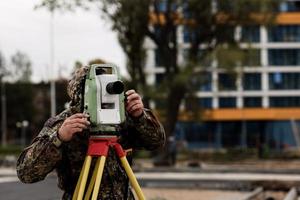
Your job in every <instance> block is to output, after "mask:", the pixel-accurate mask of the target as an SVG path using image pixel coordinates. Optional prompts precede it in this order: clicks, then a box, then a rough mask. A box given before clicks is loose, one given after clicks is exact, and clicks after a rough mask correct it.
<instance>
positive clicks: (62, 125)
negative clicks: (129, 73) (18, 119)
mask: <svg viewBox="0 0 300 200" xmlns="http://www.w3.org/2000/svg"><path fill="white" fill-rule="evenodd" d="M87 71H88V68H87V67H84V68H80V69H79V70H77V71H76V72H75V73H74V76H73V78H72V79H71V80H70V82H69V85H68V94H69V96H70V98H71V103H70V108H68V109H66V110H65V111H63V112H62V113H60V114H59V115H57V116H55V117H52V118H50V119H49V120H48V121H47V122H46V123H45V125H44V127H43V129H42V130H41V132H40V133H39V134H38V136H37V137H36V138H35V139H34V140H33V142H32V144H31V145H30V146H29V147H27V148H25V149H24V151H23V152H22V153H21V155H20V156H19V159H18V162H17V174H18V177H19V179H20V180H21V181H22V182H24V183H34V182H37V181H41V180H43V179H44V178H45V177H46V176H47V174H49V173H50V172H51V171H52V170H54V169H55V170H56V172H57V175H58V186H59V188H61V189H62V190H63V191H64V194H63V197H62V199H63V200H67V199H68V200H69V199H71V198H72V195H73V192H74V190H75V186H76V183H77V180H78V177H79V174H80V171H81V167H82V165H83V162H84V158H85V156H86V152H87V148H88V139H89V132H88V129H87V128H88V125H89V122H88V120H87V116H86V115H84V114H82V113H80V102H81V85H82V83H83V80H84V76H85V74H86V73H87ZM126 95H127V103H126V111H127V114H128V115H127V119H126V122H125V123H124V124H122V125H121V127H120V134H119V143H120V144H121V145H122V146H123V148H124V149H127V148H138V149H141V148H144V149H147V150H154V149H157V148H160V147H162V146H163V145H164V142H165V133H164V129H163V128H162V125H161V124H160V123H159V121H158V120H157V118H156V117H155V116H154V115H153V114H152V112H151V111H150V110H147V109H144V107H143V103H142V101H141V98H140V96H139V95H138V94H137V93H136V92H135V91H134V90H129V91H127V92H126ZM94 165H95V160H93V161H92V165H91V169H93V167H94ZM91 172H92V170H90V175H91ZM90 175H89V176H90ZM98 199H101V200H125V199H130V200H131V199H134V197H133V194H132V192H131V190H130V188H129V180H128V177H127V176H126V173H125V171H124V169H123V168H122V167H121V163H120V161H119V159H118V157H117V155H116V154H115V152H114V150H113V149H110V150H109V154H108V157H107V159H106V163H105V168H104V172H103V176H102V180H101V185H100V191H99V195H98Z"/></svg>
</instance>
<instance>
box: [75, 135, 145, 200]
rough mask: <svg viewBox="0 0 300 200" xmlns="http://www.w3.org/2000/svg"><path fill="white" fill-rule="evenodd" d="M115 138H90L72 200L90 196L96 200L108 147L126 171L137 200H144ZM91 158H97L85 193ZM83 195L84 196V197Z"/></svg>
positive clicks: (86, 199) (85, 198)
mask: <svg viewBox="0 0 300 200" xmlns="http://www.w3.org/2000/svg"><path fill="white" fill-rule="evenodd" d="M117 140H118V139H117V136H91V137H90V139H89V147H88V152H87V156H86V158H85V160H84V164H83V167H82V169H81V172H80V176H79V179H78V182H77V185H76V188H75V192H74V194H73V198H72V200H82V199H83V197H84V200H89V199H90V197H91V194H92V192H93V194H92V200H97V196H98V193H99V189H100V183H101V178H102V174H103V169H104V165H105V160H106V157H107V154H108V150H109V148H110V147H113V148H114V149H115V151H116V153H117V155H118V157H119V158H120V160H121V163H122V166H123V168H124V169H125V171H126V174H127V176H128V178H129V181H130V184H131V185H132V187H133V189H134V190H135V192H136V195H137V196H138V198H139V200H145V196H144V194H143V192H142V189H141V187H140V185H139V183H138V182H137V179H136V177H135V176H134V174H133V171H132V169H131V167H130V165H129V163H128V161H127V159H126V153H125V151H124V150H123V148H122V146H121V145H120V144H119V143H118V142H117ZM92 157H98V158H97V162H96V165H95V169H94V171H93V175H92V178H91V181H90V184H89V186H88V188H87V190H86V192H85V186H86V182H87V178H88V174H89V170H90V166H91V162H92ZM84 193H85V196H84Z"/></svg>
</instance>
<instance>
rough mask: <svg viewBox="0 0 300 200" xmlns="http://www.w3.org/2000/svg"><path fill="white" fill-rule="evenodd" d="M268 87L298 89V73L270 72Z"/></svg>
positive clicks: (299, 86) (299, 78)
mask: <svg viewBox="0 0 300 200" xmlns="http://www.w3.org/2000/svg"><path fill="white" fill-rule="evenodd" d="M269 87H270V89H271V90H295V89H300V73H280V72H276V73H270V74H269Z"/></svg>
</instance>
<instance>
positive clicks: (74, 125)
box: [58, 113, 90, 142]
mask: <svg viewBox="0 0 300 200" xmlns="http://www.w3.org/2000/svg"><path fill="white" fill-rule="evenodd" d="M87 118H88V115H86V114H83V113H77V114H74V115H72V116H70V117H68V118H67V119H66V120H65V121H64V123H63V124H62V126H61V127H60V129H59V130H58V137H59V139H61V140H62V141H64V142H67V141H70V140H71V139H72V137H73V135H74V134H75V133H78V132H82V131H83V129H86V128H87V127H88V126H89V125H90V122H89V121H88V120H87Z"/></svg>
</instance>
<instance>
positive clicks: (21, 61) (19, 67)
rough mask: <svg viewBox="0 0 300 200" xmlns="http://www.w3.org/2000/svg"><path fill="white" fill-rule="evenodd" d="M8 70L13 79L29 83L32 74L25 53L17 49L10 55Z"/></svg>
mask: <svg viewBox="0 0 300 200" xmlns="http://www.w3.org/2000/svg"><path fill="white" fill-rule="evenodd" d="M10 72H11V75H12V79H13V81H16V82H23V83H29V82H30V78H31V74H32V69H31V61H30V59H29V57H28V56H27V55H26V54H25V53H23V52H21V51H17V52H16V53H15V54H14V55H13V56H12V57H11V69H10Z"/></svg>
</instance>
